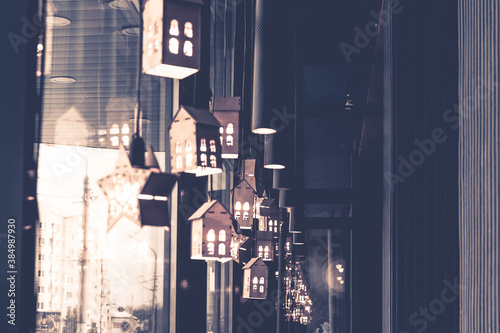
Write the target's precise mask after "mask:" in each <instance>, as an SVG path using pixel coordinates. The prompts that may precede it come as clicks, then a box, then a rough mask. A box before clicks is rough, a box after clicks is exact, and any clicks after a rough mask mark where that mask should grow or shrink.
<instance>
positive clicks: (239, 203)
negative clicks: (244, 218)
mask: <svg viewBox="0 0 500 333" xmlns="http://www.w3.org/2000/svg"><path fill="white" fill-rule="evenodd" d="M234 209H235V210H241V202H239V201H236V204H235V205H234Z"/></svg>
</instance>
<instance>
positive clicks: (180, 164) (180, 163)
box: [175, 156, 182, 169]
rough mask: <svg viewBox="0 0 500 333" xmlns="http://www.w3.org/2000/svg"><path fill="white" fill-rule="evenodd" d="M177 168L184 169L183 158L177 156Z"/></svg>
mask: <svg viewBox="0 0 500 333" xmlns="http://www.w3.org/2000/svg"><path fill="white" fill-rule="evenodd" d="M175 166H176V167H177V169H181V168H182V156H177V159H176V161H175Z"/></svg>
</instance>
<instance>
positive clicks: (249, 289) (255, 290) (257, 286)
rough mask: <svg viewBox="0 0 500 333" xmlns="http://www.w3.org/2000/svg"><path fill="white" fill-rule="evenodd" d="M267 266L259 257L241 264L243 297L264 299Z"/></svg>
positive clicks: (265, 294)
mask: <svg viewBox="0 0 500 333" xmlns="http://www.w3.org/2000/svg"><path fill="white" fill-rule="evenodd" d="M268 275H269V268H268V267H267V265H266V264H265V263H264V262H263V261H262V259H260V258H253V259H252V260H250V261H249V262H248V263H247V264H246V265H245V266H243V298H253V299H266V298H267V284H268Z"/></svg>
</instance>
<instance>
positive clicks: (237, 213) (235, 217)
mask: <svg viewBox="0 0 500 333" xmlns="http://www.w3.org/2000/svg"><path fill="white" fill-rule="evenodd" d="M240 217H241V213H240V212H235V213H234V219H235V220H239V219H240Z"/></svg>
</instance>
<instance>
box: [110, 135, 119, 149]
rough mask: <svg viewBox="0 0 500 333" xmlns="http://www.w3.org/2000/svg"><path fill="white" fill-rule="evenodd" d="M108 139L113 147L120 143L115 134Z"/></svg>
mask: <svg viewBox="0 0 500 333" xmlns="http://www.w3.org/2000/svg"><path fill="white" fill-rule="evenodd" d="M110 140H111V145H112V146H113V147H118V145H119V144H120V138H119V137H117V136H112V137H111V138H110Z"/></svg>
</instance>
